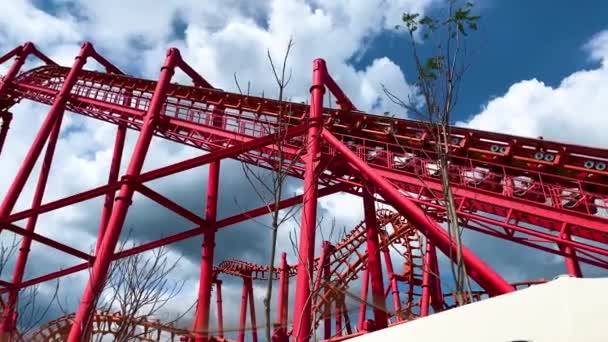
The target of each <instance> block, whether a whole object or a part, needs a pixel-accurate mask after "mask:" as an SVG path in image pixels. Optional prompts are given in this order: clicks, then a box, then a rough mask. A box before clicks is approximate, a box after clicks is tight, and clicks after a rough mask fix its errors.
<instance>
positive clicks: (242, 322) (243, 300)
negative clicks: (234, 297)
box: [238, 277, 251, 342]
mask: <svg viewBox="0 0 608 342" xmlns="http://www.w3.org/2000/svg"><path fill="white" fill-rule="evenodd" d="M247 279H249V280H251V278H248V277H243V290H242V292H241V313H240V317H239V338H238V341H239V342H245V329H246V328H247V295H248V294H249V288H248V286H247Z"/></svg>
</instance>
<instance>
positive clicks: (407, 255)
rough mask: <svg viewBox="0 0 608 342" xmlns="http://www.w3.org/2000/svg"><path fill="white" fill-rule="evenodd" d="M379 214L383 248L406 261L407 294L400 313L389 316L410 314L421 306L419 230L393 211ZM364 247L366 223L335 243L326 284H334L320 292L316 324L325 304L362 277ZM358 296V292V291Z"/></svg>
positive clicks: (403, 282) (405, 286) (317, 301)
mask: <svg viewBox="0 0 608 342" xmlns="http://www.w3.org/2000/svg"><path fill="white" fill-rule="evenodd" d="M376 216H377V224H378V228H379V229H380V230H381V231H380V232H381V234H380V238H381V242H380V245H379V248H380V250H385V249H388V250H389V251H394V252H397V253H398V254H400V256H401V257H402V261H403V270H404V272H403V274H401V275H400V278H401V282H402V284H403V286H400V290H401V291H400V293H401V294H403V295H404V296H405V301H402V302H401V305H402V306H401V311H400V312H389V316H391V317H392V316H401V315H403V314H406V316H408V317H409V316H410V315H411V314H412V312H414V311H415V310H414V308H415V307H417V306H418V305H419V301H418V299H419V296H420V292H421V291H420V286H421V283H422V256H423V251H422V248H421V241H420V233H419V232H418V231H417V230H416V229H415V228H414V227H412V226H411V225H410V224H408V222H407V220H405V219H404V218H403V217H402V216H401V215H399V213H396V212H394V211H391V210H387V209H380V210H377V212H376ZM365 249H366V235H365V222H361V223H360V224H359V225H357V226H356V227H355V228H354V229H353V230H352V231H351V232H350V233H348V234H347V236H346V237H345V238H344V239H342V241H340V243H338V244H337V245H336V247H335V250H334V252H333V253H332V255H331V256H330V261H329V266H330V274H331V278H330V283H328V284H327V285H331V288H330V287H329V286H325V287H322V288H321V289H319V292H318V293H317V296H316V301H315V304H314V310H315V312H316V313H317V314H316V315H315V327H318V325H319V324H320V322H321V320H322V319H323V318H324V316H323V312H324V307H325V306H326V305H331V304H332V303H334V302H335V299H336V294H337V293H336V292H342V293H343V292H344V291H346V290H347V289H348V288H349V287H350V286H351V282H352V281H354V280H356V279H359V274H360V272H361V271H362V270H364V269H365V267H366V261H367V253H366V251H365ZM389 281H390V279H389ZM336 284H337V285H336ZM325 289H327V291H325ZM321 290H323V291H321ZM351 295H353V294H351ZM353 296H354V295H353ZM356 297H359V295H358V294H357V295H356Z"/></svg>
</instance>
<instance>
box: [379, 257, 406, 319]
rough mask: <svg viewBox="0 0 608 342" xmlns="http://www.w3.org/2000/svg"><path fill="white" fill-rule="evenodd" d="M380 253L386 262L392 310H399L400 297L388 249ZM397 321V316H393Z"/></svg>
mask: <svg viewBox="0 0 608 342" xmlns="http://www.w3.org/2000/svg"><path fill="white" fill-rule="evenodd" d="M382 255H383V256H384V262H385V263H386V273H387V276H388V279H389V282H390V285H389V286H390V291H391V293H392V295H393V311H394V312H400V311H401V299H400V298H399V285H398V284H397V279H396V278H395V271H394V269H393V261H392V260H391V255H390V251H389V249H388V248H383V249H382ZM395 319H396V320H397V321H399V316H398V315H397V316H396V317H395Z"/></svg>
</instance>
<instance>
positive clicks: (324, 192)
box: [0, 185, 343, 294]
mask: <svg viewBox="0 0 608 342" xmlns="http://www.w3.org/2000/svg"><path fill="white" fill-rule="evenodd" d="M341 189H343V187H342V186H339V185H338V186H331V187H325V188H323V189H321V190H319V197H323V196H328V195H331V194H334V193H336V192H338V191H340V190H341ZM301 201H302V195H298V196H294V197H291V198H287V199H284V200H282V201H281V202H279V209H285V208H288V207H291V206H293V205H295V204H297V203H299V202H301ZM270 212H272V210H271V209H270V208H269V207H268V206H266V205H265V206H261V207H259V208H256V209H253V210H249V211H247V212H245V213H241V214H236V215H233V216H231V217H228V218H225V219H223V220H220V221H218V222H217V223H216V225H215V226H216V227H217V229H222V228H226V227H229V226H231V225H233V224H236V223H240V222H243V221H246V220H249V219H253V218H256V217H259V216H262V215H265V214H268V213H270ZM15 227H16V226H15ZM16 228H17V229H18V230H20V231H23V229H22V228H19V227H16ZM208 229H209V227H196V228H193V229H190V230H187V231H184V232H181V233H177V234H174V235H171V236H167V237H164V238H162V239H158V240H155V241H151V242H147V243H144V244H142V245H139V246H135V247H132V248H129V249H126V250H124V251H120V252H117V253H116V254H114V257H113V258H112V260H118V259H122V258H126V257H129V256H131V255H135V254H138V253H142V252H145V251H149V250H152V249H155V248H159V247H161V246H166V245H169V244H172V243H175V242H179V241H182V240H186V239H189V238H192V237H195V236H198V235H200V234H203V233H204V232H205V231H206V230H208ZM32 236H33V239H34V240H36V239H37V237H36V235H32ZM63 247H65V248H70V247H67V246H63ZM63 247H62V248H63ZM57 249H60V248H57ZM61 250H63V249H61ZM64 252H66V253H70V252H67V251H65V250H64ZM76 253H81V254H84V253H82V252H79V251H73V252H72V253H70V254H72V255H74V254H76ZM85 255H86V254H85ZM87 256H88V255H87ZM88 258H90V259H91V260H93V258H92V257H91V256H88ZM88 266H89V263H88V262H87V263H82V264H79V265H75V266H72V267H69V268H66V269H63V270H59V271H55V272H52V273H49V274H46V275H43V276H40V277H36V278H33V279H30V280H27V281H24V282H23V283H22V284H21V285H20V286H19V288H24V287H28V286H33V285H36V284H40V283H43V282H46V281H49V280H53V279H56V278H59V277H62V276H65V275H68V274H72V273H76V272H79V271H82V270H85V269H87V268H88ZM13 286H14V285H13ZM5 292H6V289H0V294H2V293H5Z"/></svg>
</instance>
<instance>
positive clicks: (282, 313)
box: [277, 252, 289, 329]
mask: <svg viewBox="0 0 608 342" xmlns="http://www.w3.org/2000/svg"><path fill="white" fill-rule="evenodd" d="M288 301H289V265H287V253H285V252H283V253H281V271H280V273H279V298H278V309H277V322H278V323H279V325H280V326H281V328H283V329H286V328H287V304H288Z"/></svg>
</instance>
